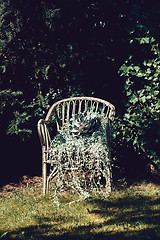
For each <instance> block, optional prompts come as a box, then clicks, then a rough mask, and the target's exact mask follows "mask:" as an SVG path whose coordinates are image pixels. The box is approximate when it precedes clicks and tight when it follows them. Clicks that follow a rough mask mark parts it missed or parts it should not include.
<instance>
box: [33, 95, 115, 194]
mask: <svg viewBox="0 0 160 240" xmlns="http://www.w3.org/2000/svg"><path fill="white" fill-rule="evenodd" d="M90 110H93V111H94V112H99V113H100V114H102V113H104V114H105V116H106V131H107V134H106V136H107V139H106V140H107V150H108V152H109V159H110V126H111V121H113V120H114V116H115V107H114V106H113V105H112V104H111V103H109V102H107V101H105V100H102V99H99V98H93V97H73V98H67V99H63V100H60V101H58V102H56V103H54V104H53V105H52V106H51V108H50V109H49V111H48V114H47V116H46V118H45V120H43V119H40V120H39V121H38V125H37V126H38V135H39V137H40V142H41V146H42V176H43V194H46V193H47V192H48V187H49V182H50V180H51V179H52V177H53V176H51V175H49V176H48V174H47V169H48V165H50V164H51V159H49V147H50V143H51V131H50V130H49V127H48V125H49V123H50V122H51V121H52V120H53V119H54V122H55V125H56V127H55V128H54V127H52V131H53V129H55V133H56V132H57V131H59V130H60V129H61V127H62V126H63V125H64V123H65V122H66V121H69V120H70V118H71V117H73V116H74V115H75V114H78V113H83V112H86V111H90ZM52 122H53V121H52ZM54 135H55V134H54ZM110 176H111V175H110ZM110 180H111V179H110Z"/></svg>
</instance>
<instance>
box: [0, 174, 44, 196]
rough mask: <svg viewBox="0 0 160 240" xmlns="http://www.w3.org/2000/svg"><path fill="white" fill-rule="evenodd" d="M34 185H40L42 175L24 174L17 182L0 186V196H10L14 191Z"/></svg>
mask: <svg viewBox="0 0 160 240" xmlns="http://www.w3.org/2000/svg"><path fill="white" fill-rule="evenodd" d="M34 185H42V177H38V176H34V177H30V176H26V175H24V176H23V177H22V179H21V180H20V182H19V183H9V184H7V185H4V186H3V187H1V188H0V197H2V196H3V197H4V196H12V195H14V194H15V193H18V192H20V191H21V190H22V188H27V187H32V186H34Z"/></svg>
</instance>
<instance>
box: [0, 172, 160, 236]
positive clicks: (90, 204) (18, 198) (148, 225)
mask: <svg viewBox="0 0 160 240" xmlns="http://www.w3.org/2000/svg"><path fill="white" fill-rule="evenodd" d="M41 190H42V178H41V177H37V176H35V177H32V178H30V177H28V176H24V177H23V179H22V180H21V181H20V182H19V183H17V184H15V183H10V184H8V185H5V186H3V187H2V188H1V190H0V222H1V224H0V239H6V240H11V239H17V240H19V239H24V240H31V239H37V240H42V239H44V240H51V239H55V240H60V239H62V240H63V239H70V240H73V239H85V240H89V239H93V240H95V239H100V240H101V239H107V240H110V239H116V240H117V239H118V240H121V239H129V240H131V239H141V240H152V239H153V240H160V185H157V184H154V183H151V182H141V183H134V184H133V185H131V186H123V188H118V189H117V188H114V189H113V191H112V193H111V194H110V196H109V197H107V198H106V199H100V198H98V197H93V198H88V199H86V200H83V201H79V202H74V203H72V204H68V199H70V200H71V196H70V195H69V194H68V192H66V193H65V194H64V196H63V197H62V198H61V200H60V202H61V204H60V205H59V206H57V205H56V204H55V201H54V198H53V191H52V190H51V191H50V193H49V194H48V195H47V196H43V195H42V191H41ZM72 198H73V199H74V197H73V196H72Z"/></svg>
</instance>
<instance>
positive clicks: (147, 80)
mask: <svg viewBox="0 0 160 240" xmlns="http://www.w3.org/2000/svg"><path fill="white" fill-rule="evenodd" d="M0 19H1V21H0V25H1V29H0V36H1V40H0V89H1V91H0V100H1V105H0V120H1V126H2V135H5V134H6V133H7V134H16V135H18V136H20V137H21V138H22V139H23V140H25V139H26V138H27V136H31V137H32V139H33V138H36V137H37V136H36V135H35V134H34V133H35V129H36V125H35V123H36V121H37V120H38V119H39V118H40V117H43V116H44V115H45V114H46V111H47V110H48V108H49V106H50V104H51V103H53V102H54V101H56V100H57V99H61V98H64V97H70V96H74V95H88V96H92V95H93V96H96V97H100V98H103V99H106V100H108V101H110V102H112V103H113V104H114V105H115V106H116V109H117V119H116V121H115V124H114V145H113V148H114V154H113V155H114V156H115V157H114V160H115V162H116V164H119V163H120V162H121V163H120V165H124V166H127V170H128V171H129V169H130V167H129V165H130V166H131V168H132V169H130V171H131V172H132V171H133V164H132V163H134V161H135V159H138V160H137V162H138V164H139V165H141V164H140V163H142V166H143V168H145V167H146V166H148V162H151V161H152V163H153V164H154V166H155V167H156V168H158V166H159V156H160V151H159V149H160V148H159V135H160V124H159V115H160V114H159V113H160V100H159V96H160V94H159V68H160V57H159V30H160V25H159V22H160V21H159V20H160V2H159V1H158V0H153V1H144V0H135V1H132V0H115V1H111V0H92V1H91V0H87V1H83V0H69V1H62V0H43V1H36V0H27V1H22V0H14V1H11V0H2V1H1V3H0ZM31 133H32V135H31ZM133 152H134V159H133V158H132V156H133ZM128 159H131V161H129V162H128Z"/></svg>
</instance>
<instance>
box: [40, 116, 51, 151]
mask: <svg viewBox="0 0 160 240" xmlns="http://www.w3.org/2000/svg"><path fill="white" fill-rule="evenodd" d="M37 129H38V135H39V138H40V142H41V146H42V147H45V150H47V149H48V148H49V145H50V142H51V137H50V134H49V130H48V127H47V124H46V121H45V120H43V119H40V120H39V121H38V124H37Z"/></svg>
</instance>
